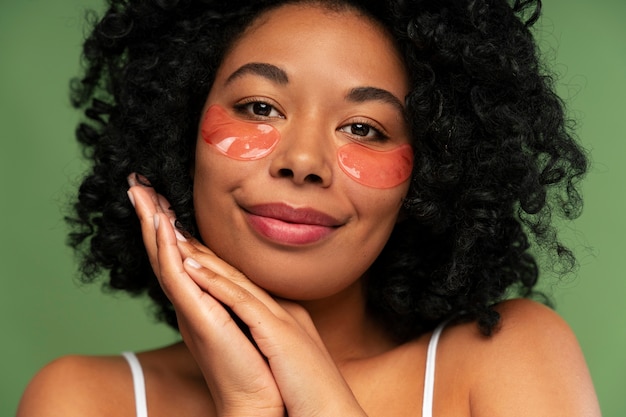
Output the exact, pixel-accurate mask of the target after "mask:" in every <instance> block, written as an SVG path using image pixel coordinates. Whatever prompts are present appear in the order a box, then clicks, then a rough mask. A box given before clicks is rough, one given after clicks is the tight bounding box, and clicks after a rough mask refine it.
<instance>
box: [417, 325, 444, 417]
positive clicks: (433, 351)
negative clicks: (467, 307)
mask: <svg viewBox="0 0 626 417" xmlns="http://www.w3.org/2000/svg"><path fill="white" fill-rule="evenodd" d="M446 324H447V322H444V323H442V324H440V325H439V326H437V328H436V329H435V330H434V331H433V334H432V336H431V337H430V342H428V351H427V353H426V372H425V373H424V398H423V400H422V417H432V415H433V395H434V390H435V359H436V356H437V344H438V343H439V336H441V332H442V331H443V328H444V327H445V326H446Z"/></svg>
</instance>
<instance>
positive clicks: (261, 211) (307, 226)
mask: <svg viewBox="0 0 626 417" xmlns="http://www.w3.org/2000/svg"><path fill="white" fill-rule="evenodd" d="M245 213H246V220H247V221H248V224H249V225H250V226H251V227H252V229H254V230H255V231H256V232H257V233H258V234H260V235H262V236H263V237H265V238H267V239H269V240H271V241H274V242H276V243H280V244H284V245H307V244H312V243H315V242H318V241H320V240H322V239H323V238H325V237H327V236H328V235H330V234H332V233H333V232H334V231H335V230H337V228H338V227H339V226H341V222H340V221H339V220H337V219H335V218H333V217H332V216H329V215H327V214H325V213H322V212H319V211H316V210H312V209H294V208H292V207H289V206H287V205H285V204H264V205H258V206H253V207H250V208H247V209H246V210H245Z"/></svg>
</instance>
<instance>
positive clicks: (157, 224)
mask: <svg viewBox="0 0 626 417" xmlns="http://www.w3.org/2000/svg"><path fill="white" fill-rule="evenodd" d="M153 220H154V229H155V230H159V222H160V221H161V219H159V215H158V214H155V215H154V218H153Z"/></svg>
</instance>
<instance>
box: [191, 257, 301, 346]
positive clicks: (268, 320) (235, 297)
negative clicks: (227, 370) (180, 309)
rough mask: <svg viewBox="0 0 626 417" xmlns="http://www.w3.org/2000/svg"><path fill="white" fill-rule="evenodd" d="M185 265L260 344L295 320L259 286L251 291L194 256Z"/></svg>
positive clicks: (197, 282)
mask: <svg viewBox="0 0 626 417" xmlns="http://www.w3.org/2000/svg"><path fill="white" fill-rule="evenodd" d="M184 268H185V271H186V272H187V274H188V275H189V276H190V277H191V279H192V280H193V281H194V282H195V283H196V285H198V286H199V287H200V288H202V289H203V290H204V291H206V292H207V293H209V294H211V296H212V297H214V298H215V299H216V300H218V301H219V302H220V303H222V304H224V305H225V306H227V307H228V308H229V309H231V310H232V312H233V313H234V314H235V315H236V316H237V317H238V318H239V319H241V321H243V323H244V324H246V326H248V328H249V329H250V331H251V332H252V336H253V337H254V339H255V341H256V342H257V344H258V343H259V341H260V340H269V339H272V334H277V332H278V333H280V332H281V331H280V328H281V327H283V326H284V325H285V324H287V323H290V324H294V323H296V321H295V320H294V318H293V317H292V316H291V315H290V314H289V313H288V312H287V311H286V310H285V309H284V308H282V307H281V306H280V305H279V304H278V303H277V302H276V301H275V300H274V299H273V298H272V297H271V296H269V295H268V294H267V293H265V292H260V293H259V292H257V291H255V288H254V287H256V286H254V287H253V288H252V290H249V289H248V288H246V286H244V285H240V284H239V283H237V282H234V281H232V280H230V279H228V278H226V277H223V276H221V275H220V274H216V273H215V272H214V271H212V270H210V269H208V268H205V267H203V266H202V265H200V264H199V263H198V262H196V261H195V260H194V259H192V258H187V259H186V260H185V262H184ZM256 288H258V287H256ZM259 295H260V296H259ZM274 342H279V340H278V339H276V340H275V341H274ZM259 348H260V349H261V350H262V351H263V353H264V354H265V355H266V356H267V355H268V354H270V352H269V351H267V347H266V348H263V347H261V346H259Z"/></svg>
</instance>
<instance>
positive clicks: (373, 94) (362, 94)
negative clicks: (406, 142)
mask: <svg viewBox="0 0 626 417" xmlns="http://www.w3.org/2000/svg"><path fill="white" fill-rule="evenodd" d="M346 100H348V101H352V102H355V103H363V102H366V101H382V102H383V103H387V104H391V105H392V106H393V107H395V108H396V110H398V111H399V112H400V113H401V114H402V115H403V116H404V115H405V109H404V105H403V104H402V102H401V101H400V100H399V99H398V98H397V97H396V96H394V95H393V94H391V93H390V92H389V91H387V90H383V89H382V88H377V87H357V88H353V89H352V90H350V91H349V92H348V94H346Z"/></svg>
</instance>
